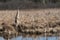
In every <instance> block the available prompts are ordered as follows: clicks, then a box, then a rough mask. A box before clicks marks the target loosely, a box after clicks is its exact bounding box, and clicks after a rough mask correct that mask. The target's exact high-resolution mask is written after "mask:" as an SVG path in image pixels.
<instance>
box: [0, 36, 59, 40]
mask: <svg viewBox="0 0 60 40" xmlns="http://www.w3.org/2000/svg"><path fill="white" fill-rule="evenodd" d="M0 40H4V39H3V37H0ZM11 40H60V39H59V37H47V39H46V37H40V36H38V37H36V38H34V37H23V36H18V37H16V38H12V39H11Z"/></svg>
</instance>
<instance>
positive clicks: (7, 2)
mask: <svg viewBox="0 0 60 40" xmlns="http://www.w3.org/2000/svg"><path fill="white" fill-rule="evenodd" d="M59 5H60V0H0V9H17V8H18V7H19V8H20V9H31V8H60V6H59Z"/></svg>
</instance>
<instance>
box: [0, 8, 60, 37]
mask: <svg viewBox="0 0 60 40" xmlns="http://www.w3.org/2000/svg"><path fill="white" fill-rule="evenodd" d="M16 14H17V10H1V11H0V34H2V33H3V34H4V35H3V36H6V35H15V36H16V35H18V34H19V33H25V34H43V33H52V34H53V33H57V32H60V9H40V10H19V16H17V17H18V19H17V21H18V25H17V26H16V23H15V17H16ZM9 37H10V36H9Z"/></svg>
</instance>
